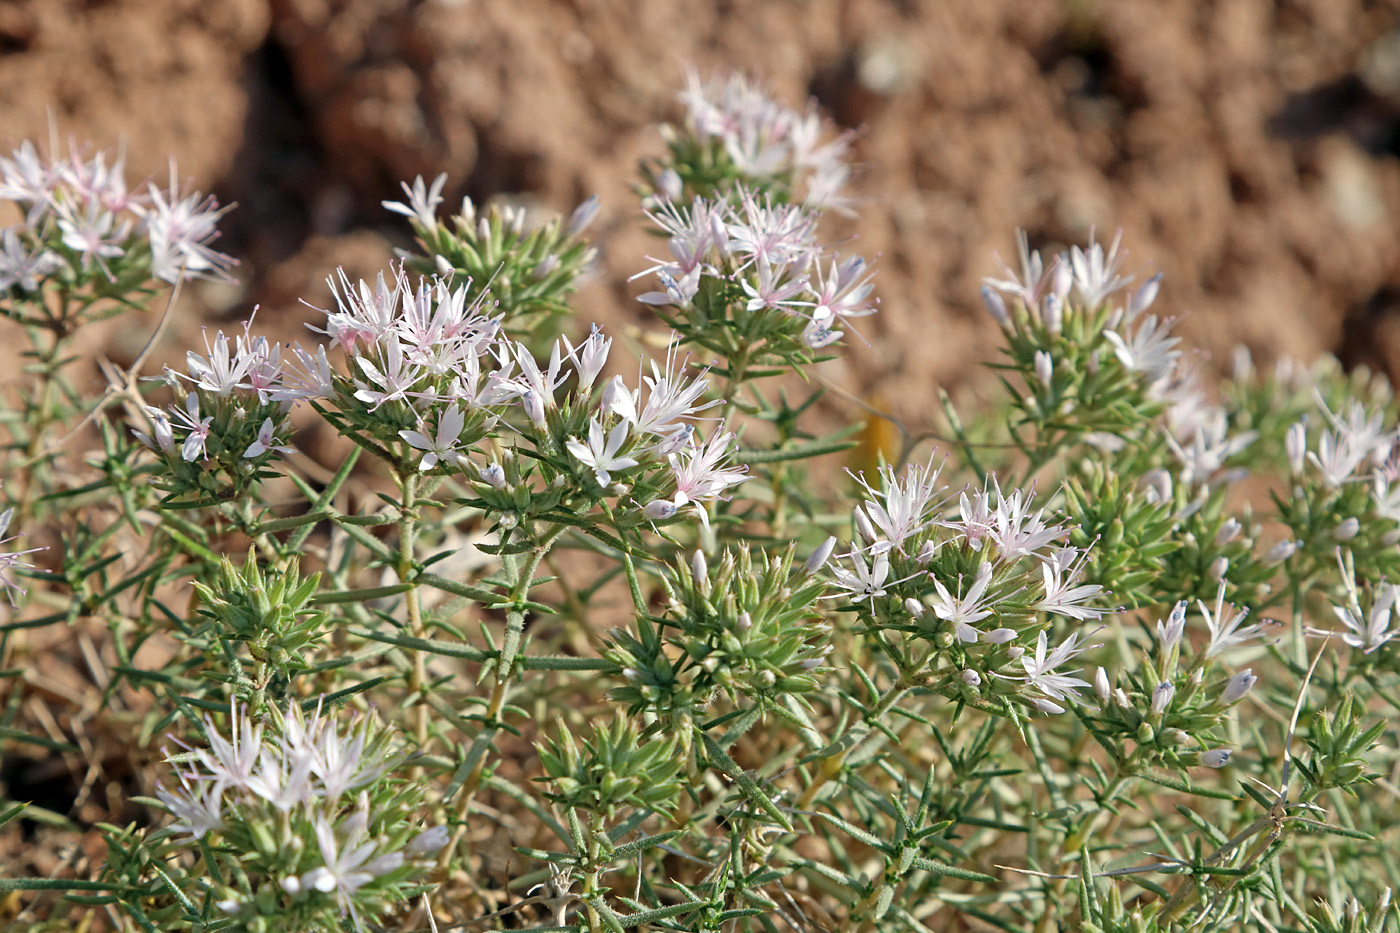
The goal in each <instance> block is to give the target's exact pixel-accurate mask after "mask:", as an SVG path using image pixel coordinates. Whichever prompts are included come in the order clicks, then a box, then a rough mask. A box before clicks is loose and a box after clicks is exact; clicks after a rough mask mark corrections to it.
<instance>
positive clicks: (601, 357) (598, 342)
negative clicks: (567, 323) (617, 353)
mask: <svg viewBox="0 0 1400 933" xmlns="http://www.w3.org/2000/svg"><path fill="white" fill-rule="evenodd" d="M564 345H565V346H566V347H567V348H568V351H569V360H570V361H571V362H572V363H573V364H574V372H575V373H577V374H578V390H579V392H581V393H586V392H588V391H589V390H590V389H592V388H593V383H594V381H595V380H596V379H597V378H598V373H600V372H602V370H603V366H604V365H606V364H607V362H608V351H609V350H611V349H612V338H611V337H608V338H604V337H603V331H602V329H601V328H599V327H598V325H597V324H594V325H593V329H592V330H591V331H590V332H589V334H588V337H587V338H586V339H585V340H583V341H582V342H581V343H580V344H579V345H578V346H577V347H576V346H574V345H573V344H572V343H570V342H569V339H568V338H567V337H565V338H564Z"/></svg>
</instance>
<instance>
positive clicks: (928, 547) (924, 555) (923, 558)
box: [914, 541, 938, 566]
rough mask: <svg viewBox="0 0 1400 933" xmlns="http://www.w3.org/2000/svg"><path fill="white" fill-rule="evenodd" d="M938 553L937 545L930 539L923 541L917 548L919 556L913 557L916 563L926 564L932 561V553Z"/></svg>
mask: <svg viewBox="0 0 1400 933" xmlns="http://www.w3.org/2000/svg"><path fill="white" fill-rule="evenodd" d="M937 553H938V545H936V544H934V543H933V542H932V541H925V542H924V546H923V547H921V548H919V556H918V557H915V558H914V561H915V562H916V563H920V564H924V565H925V566H927V565H928V564H929V563H931V562H932V561H933V558H934V555H935V554H937Z"/></svg>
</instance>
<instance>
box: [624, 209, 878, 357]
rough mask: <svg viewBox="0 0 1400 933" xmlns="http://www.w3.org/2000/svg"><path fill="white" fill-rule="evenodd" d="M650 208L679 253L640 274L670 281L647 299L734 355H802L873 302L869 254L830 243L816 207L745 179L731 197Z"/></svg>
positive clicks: (678, 324) (834, 337)
mask: <svg viewBox="0 0 1400 933" xmlns="http://www.w3.org/2000/svg"><path fill="white" fill-rule="evenodd" d="M648 216H649V217H650V218H651V219H652V221H653V222H654V223H656V225H657V226H658V227H659V228H660V229H661V231H662V232H663V233H664V234H665V236H666V238H667V244H668V246H669V248H670V254H671V255H670V257H669V258H664V259H658V258H655V257H652V258H651V261H652V263H653V265H652V266H651V267H650V268H649V269H647V270H646V271H645V272H642V273H639V275H647V274H650V273H654V274H655V275H656V277H657V278H658V279H659V280H660V282H661V285H662V289H661V290H659V291H650V292H646V293H644V294H643V295H641V297H640V300H641V301H643V302H645V303H647V304H650V305H653V306H656V307H658V308H668V309H674V310H672V311H670V312H669V315H668V316H667V320H668V322H669V323H671V325H672V326H673V327H675V328H676V329H677V330H679V331H681V332H682V333H685V334H686V335H687V336H689V337H690V338H691V339H692V340H694V341H695V342H697V343H699V344H701V345H702V346H712V347H713V348H715V349H718V350H720V351H722V352H725V353H726V355H729V356H731V357H734V356H739V355H744V354H746V353H747V351H748V348H749V347H750V346H754V347H759V346H761V347H762V352H763V355H764V356H763V358H765V359H767V358H772V359H775V360H787V361H789V362H794V363H795V362H801V361H805V360H806V359H808V357H809V354H810V351H812V350H819V349H821V348H823V347H826V346H829V345H831V344H833V343H835V342H836V341H838V340H840V339H841V336H842V333H843V331H842V330H841V328H842V327H843V326H846V325H847V322H848V321H849V320H850V319H852V318H857V317H862V316H865V315H868V314H873V313H874V311H875V308H874V305H875V301H874V300H873V299H872V298H871V297H870V293H871V290H872V288H873V286H872V285H871V284H870V278H871V274H872V273H870V272H869V271H868V269H867V267H866V263H865V260H863V259H861V258H860V257H859V256H850V257H846V258H844V259H842V258H840V257H838V256H836V255H835V254H834V253H833V252H832V251H831V250H829V249H828V248H826V247H824V246H822V245H821V244H820V243H819V241H818V239H817V221H818V219H819V215H817V214H815V213H813V212H812V211H810V210H809V209H808V208H805V207H802V206H800V205H795V204H787V203H783V202H780V201H776V200H774V199H773V197H772V196H771V195H769V194H761V193H759V192H758V191H756V190H754V189H750V188H746V187H742V186H740V187H738V188H736V189H735V194H734V200H733V202H731V201H729V200H726V199H722V198H721V199H717V200H712V199H706V198H703V197H699V196H697V197H696V198H695V199H694V200H693V201H692V202H691V203H690V204H689V205H686V204H684V203H681V202H677V201H671V200H658V201H655V202H654V203H653V204H652V205H651V206H650V207H649V209H648Z"/></svg>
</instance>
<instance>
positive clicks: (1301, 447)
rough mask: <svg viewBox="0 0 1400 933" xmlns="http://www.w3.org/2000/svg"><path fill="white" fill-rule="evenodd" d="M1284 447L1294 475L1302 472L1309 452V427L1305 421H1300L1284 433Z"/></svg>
mask: <svg viewBox="0 0 1400 933" xmlns="http://www.w3.org/2000/svg"><path fill="white" fill-rule="evenodd" d="M1283 449H1284V451H1285V452H1286V453H1287V454H1288V467H1289V469H1291V470H1292V471H1293V475H1295V476H1297V475H1298V474H1300V473H1302V472H1303V466H1304V464H1305V462H1306V461H1305V458H1306V456H1307V452H1308V429H1307V425H1306V424H1305V423H1304V422H1302V421H1299V422H1297V423H1296V424H1294V425H1293V426H1292V427H1290V428H1289V429H1288V433H1287V434H1286V435H1284V439H1283Z"/></svg>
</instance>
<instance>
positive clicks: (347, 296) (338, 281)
mask: <svg viewBox="0 0 1400 933" xmlns="http://www.w3.org/2000/svg"><path fill="white" fill-rule="evenodd" d="M405 282H406V280H405V279H404V278H403V277H402V273H401V272H396V273H395V275H394V287H393V288H392V289H391V288H390V287H389V284H388V283H387V282H386V281H385V280H384V273H382V272H381V273H379V276H378V278H377V279H376V280H375V285H374V288H373V289H371V288H370V286H369V283H368V282H366V281H365V280H364V279H361V280H360V283H359V285H358V286H355V285H352V284H350V279H349V277H348V276H346V274H345V270H344V269H337V270H336V275H334V276H329V277H327V279H326V284H327V285H329V286H330V287H331V296H332V297H333V298H335V306H336V310H335V311H326V312H323V313H324V314H325V315H326V326H325V328H324V329H320V328H315V327H313V328H311V329H312V330H315V331H317V332H318V333H322V334H325V335H327V336H328V337H330V338H331V345H332V346H339V347H340V348H342V349H343V350H345V351H346V352H347V353H348V352H350V351H352V350H354V349H355V346H356V345H357V344H359V343H367V344H374V343H376V342H378V341H379V340H380V339H381V338H383V337H384V336H385V335H386V334H388V333H389V331H390V329H391V328H392V327H393V324H394V316H395V315H396V314H397V313H398V308H399V296H400V294H401V293H402V291H403V289H404V288H405V287H406V285H405ZM308 326H309V325H308Z"/></svg>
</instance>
